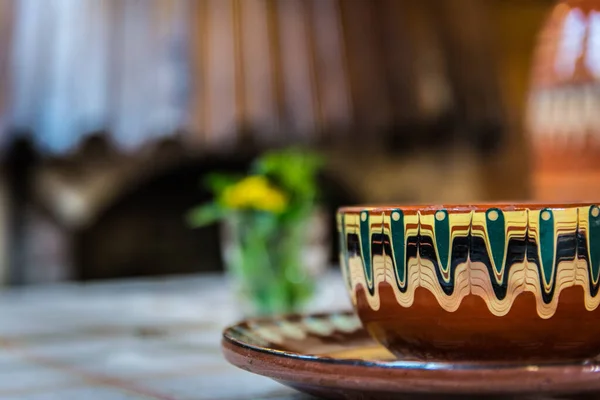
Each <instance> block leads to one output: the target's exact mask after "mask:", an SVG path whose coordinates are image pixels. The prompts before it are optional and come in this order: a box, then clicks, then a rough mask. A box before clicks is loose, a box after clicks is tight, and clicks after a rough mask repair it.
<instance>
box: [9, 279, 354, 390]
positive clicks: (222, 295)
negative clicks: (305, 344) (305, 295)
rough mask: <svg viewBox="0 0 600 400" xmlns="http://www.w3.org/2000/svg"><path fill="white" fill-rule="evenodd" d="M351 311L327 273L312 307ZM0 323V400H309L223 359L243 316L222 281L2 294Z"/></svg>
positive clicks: (119, 284) (49, 288) (151, 281)
mask: <svg viewBox="0 0 600 400" xmlns="http://www.w3.org/2000/svg"><path fill="white" fill-rule="evenodd" d="M349 307H350V303H349V300H348V298H347V295H346V293H345V292H344V288H343V284H342V280H341V277H340V276H339V275H338V274H337V273H335V272H328V273H327V274H326V276H325V277H324V279H323V280H322V281H321V284H320V287H319V289H318V295H317V296H316V299H315V301H314V302H313V303H312V304H311V305H310V306H309V310H311V311H326V310H341V309H348V308H349ZM0 318H1V319H0V320H1V321H2V323H1V324H0V346H1V350H0V372H1V373H0V398H1V399H15V400H48V399H60V400H71V399H73V400H74V399H90V400H94V399H103V400H117V399H119V400H126V399H135V400H143V399H145V400H149V399H150V400H152V399H154V400H156V399H160V400H172V399H178V400H187V399H190V400H192V399H193V400H203V399H207V400H208V399H210V400H221V399H222V400H245V399H269V400H284V399H295V400H300V399H308V398H309V397H306V396H303V395H301V394H298V393H297V392H294V391H293V390H292V389H288V388H286V387H285V386H282V385H280V384H278V383H276V382H274V381H272V380H270V379H267V378H264V377H261V376H258V375H254V374H251V373H248V372H246V371H242V370H240V369H237V368H235V367H233V366H231V365H229V364H228V363H227V362H226V361H225V360H224V358H223V357H222V355H221V350H220V340H221V331H222V329H223V327H225V326H227V325H229V324H231V323H234V322H236V321H237V320H239V319H240V318H241V316H240V315H239V314H238V312H237V311H236V303H235V299H234V298H232V296H231V292H230V291H229V290H228V285H227V283H226V280H225V278H224V277H223V276H220V275H195V276H191V277H190V276H185V277H169V278H161V279H149V280H131V281H118V282H110V283H94V284H59V285H51V286H39V287H26V288H20V289H8V290H5V291H4V292H2V293H0Z"/></svg>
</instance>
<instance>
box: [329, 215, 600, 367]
mask: <svg viewBox="0 0 600 400" xmlns="http://www.w3.org/2000/svg"><path fill="white" fill-rule="evenodd" d="M337 222H338V231H339V233H340V249H341V254H340V258H341V269H342V272H343V276H344V279H345V281H346V284H347V288H348V291H349V293H350V296H351V299H352V303H353V305H354V308H355V311H356V313H357V315H358V317H359V318H360V320H361V322H362V323H363V325H364V327H365V328H366V329H367V331H368V332H369V333H370V334H371V336H372V337H373V338H374V339H375V340H377V341H378V342H380V343H381V344H382V345H383V346H385V347H387V348H388V349H389V350H391V351H392V352H393V353H394V354H396V355H397V356H402V357H406V356H412V357H416V358H419V359H435V360H456V361H459V360H465V361H468V360H476V361H486V360H489V361H494V360H521V361H522V360H532V361H534V360H535V361H538V362H539V361H552V362H554V361H564V360H581V359H586V358H591V357H594V356H596V355H598V354H600V308H599V307H598V304H599V303H600V295H599V294H598V289H599V263H600V208H599V207H598V205H595V204H565V205H548V204H490V205H453V206H377V207H346V208H342V209H340V210H339V211H338V215H337Z"/></svg>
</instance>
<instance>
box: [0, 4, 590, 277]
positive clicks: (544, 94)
mask: <svg viewBox="0 0 600 400" xmlns="http://www.w3.org/2000/svg"><path fill="white" fill-rule="evenodd" d="M575 3H576V2H575ZM598 35H600V17H599V16H598V14H596V13H592V14H590V13H588V12H587V11H586V10H582V9H579V8H577V7H573V6H571V5H567V4H562V3H561V4H559V5H556V3H555V2H553V1H550V0H486V1H481V0H448V1H437V0H424V1H416V0H371V1H361V0H145V1H136V0H48V1H46V2H44V7H40V4H39V0H14V1H11V0H0V128H1V132H2V135H1V136H0V139H1V142H0V145H1V162H2V171H1V172H2V174H1V178H0V203H1V207H0V210H1V212H0V257H1V259H0V281H1V282H3V284H5V285H20V284H31V283H41V282H56V281H65V280H85V281H89V280H99V279H113V278H121V277H136V276H148V275H152V276H161V275H168V274H182V273H193V272H200V271H220V270H222V269H223V263H222V260H221V250H220V248H221V242H220V239H219V232H218V226H216V225H215V226H207V227H205V228H202V229H190V227H189V226H188V225H187V224H186V221H185V219H184V215H185V213H186V212H187V211H188V210H189V209H190V208H192V207H193V206H194V205H196V204H198V203H201V202H204V201H208V200H210V196H211V193H210V192H209V191H207V190H206V189H205V188H203V186H202V185H201V177H202V176H203V175H204V174H207V173H210V172H212V171H229V172H236V171H245V170H246V168H247V167H248V165H249V162H250V161H251V160H252V159H254V158H255V157H257V156H259V155H260V154H262V153H263V152H264V151H266V150H271V149H279V148H286V147H288V146H293V145H301V146H305V147H307V148H310V149H313V150H315V151H318V152H319V153H320V154H322V155H323V156H324V158H325V161H326V163H325V166H324V168H323V170H322V173H321V176H320V178H319V182H320V183H319V185H320V188H321V192H322V196H321V200H320V214H319V215H320V217H319V218H320V221H321V222H320V223H317V224H315V225H314V226H315V229H314V232H312V233H311V235H312V236H311V238H312V243H313V244H314V247H315V250H314V251H315V252H317V255H316V258H317V259H321V260H325V262H327V263H331V264H334V263H336V262H337V254H338V250H337V248H336V246H337V243H336V240H332V238H333V237H334V236H333V235H334V232H335V218H334V212H335V209H336V208H337V207H339V206H340V205H348V204H356V203H381V202H402V203H409V202H428V203H444V202H445V203H448V202H475V201H499V200H531V199H538V200H552V201H567V200H583V198H587V197H593V196H597V194H595V192H594V190H593V189H594V184H592V181H591V180H589V179H592V178H593V177H595V176H596V174H597V172H596V171H600V169H599V168H598V166H599V165H600V162H599V161H597V160H596V159H597V157H594V156H593V155H594V154H595V153H594V152H593V150H594V145H593V144H594V143H593V141H590V140H591V139H589V138H588V136H589V135H588V133H589V131H590V129H592V130H593V128H594V127H596V126H598V127H600V119H599V117H598V116H596V115H595V113H594V111H593V110H594V105H595V104H596V102H597V101H598V100H596V99H597V98H598V99H600V97H598V94H596V92H597V89H596V86H595V85H594V84H593V81H594V80H595V77H596V74H600V64H599V63H600V58H598V57H599V55H600V52H598V50H600V45H599V44H598V43H599V42H598V40H599V39H600V36H598ZM594 43H595V44H596V49H595V51H591V50H590V54H589V57H588V56H584V55H585V54H587V49H588V47H587V46H591V45H592V44H594ZM589 48H590V49H593V48H592V47H589ZM557 60H558V61H557ZM532 71H534V73H533V74H532ZM590 82H591V84H590ZM586 118H587V119H586ZM596 121H598V122H596ZM586 124H587V125H586ZM581 132H584V134H581ZM585 132H588V133H585ZM570 133H574V135H571V136H572V137H573V138H571V136H569V135H570ZM586 135H588V136H586ZM569 146H570V147H569ZM582 153H585V154H588V156H589V157H588V158H585V157H581V154H582ZM586 160H587V161H586ZM575 164H577V165H575ZM579 164H581V165H579ZM576 168H579V169H576ZM581 168H583V169H584V170H585V171H588V172H586V173H588V175H585V173H582V172H581V171H582V169H581ZM565 171H566V172H569V173H570V174H571V175H565V174H566V172H565ZM573 171H575V172H573ZM573 176H577V177H579V179H580V180H579V181H578V183H577V184H576V185H574V184H573V183H572V182H573V178H572V177H573ZM591 177H592V178H591ZM595 179H596V180H598V179H597V178H595ZM557 182H558V183H560V182H562V184H563V186H560V185H559V184H558V183H557ZM564 185H566V186H564ZM569 185H571V186H570V187H569V188H568V189H565V188H566V187H567V186H569ZM582 189H585V190H584V191H581V190H582ZM578 190H580V191H578ZM567 197H572V198H567ZM319 252H320V253H319ZM319 257H320V258H319Z"/></svg>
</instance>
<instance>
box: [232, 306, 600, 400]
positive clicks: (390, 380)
mask: <svg viewBox="0 0 600 400" xmlns="http://www.w3.org/2000/svg"><path fill="white" fill-rule="evenodd" d="M222 348H223V352H224V355H225V357H226V359H227V360H228V361H229V362H231V363H232V364H234V365H236V366H238V367H240V368H242V369H244V370H247V371H250V372H253V373H256V374H259V375H264V376H267V377H270V378H272V379H275V380H277V381H279V382H281V383H283V384H284V385H287V386H290V387H293V388H295V389H297V390H300V391H302V392H305V393H309V394H312V395H317V396H320V397H322V398H328V399H396V398H405V397H407V398H411V397H412V396H418V398H419V399H423V398H444V399H447V398H449V397H450V398H452V397H454V396H456V398H461V399H465V398H468V397H471V396H473V397H476V396H482V397H484V398H486V399H489V398H495V397H497V398H516V397H518V398H522V397H529V398H543V399H547V398H566V399H573V398H589V399H598V398H600V362H599V361H590V362H585V363H568V364H543V365H529V364H522V363H518V364H517V363H501V364H497V363H496V364H489V363H488V364H482V363H478V364H466V363H463V364H449V363H436V362H422V361H418V360H409V359H401V360H398V359H395V358H394V357H393V356H392V354H391V353H389V352H388V351H387V350H386V349H385V348H383V347H382V346H380V345H378V344H377V343H376V342H375V341H374V340H372V339H371V338H370V337H369V335H368V333H367V332H366V331H365V329H363V328H362V326H361V324H360V322H359V321H358V319H357V318H356V317H355V316H354V314H352V313H349V312H348V313H346V312H344V313H330V314H316V315H308V316H284V317H278V318H272V319H254V320H247V321H244V322H242V323H239V324H237V325H234V326H232V327H229V328H227V329H226V330H225V331H224V333H223V341H222ZM540 396H541V397H540Z"/></svg>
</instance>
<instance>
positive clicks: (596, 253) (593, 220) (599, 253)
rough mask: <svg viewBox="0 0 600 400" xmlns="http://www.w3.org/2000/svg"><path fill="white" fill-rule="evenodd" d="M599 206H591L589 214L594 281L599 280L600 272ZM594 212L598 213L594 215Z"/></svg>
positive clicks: (590, 249)
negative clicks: (599, 274)
mask: <svg viewBox="0 0 600 400" xmlns="http://www.w3.org/2000/svg"><path fill="white" fill-rule="evenodd" d="M597 209H598V207H597V206H593V207H590V211H589V214H588V221H589V228H588V230H589V232H588V248H589V250H588V251H589V253H590V261H589V262H590V269H591V273H592V274H591V275H592V280H593V283H596V282H598V273H599V271H600V265H599V264H600V213H598V211H595V210H597ZM594 213H598V215H596V216H594Z"/></svg>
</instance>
